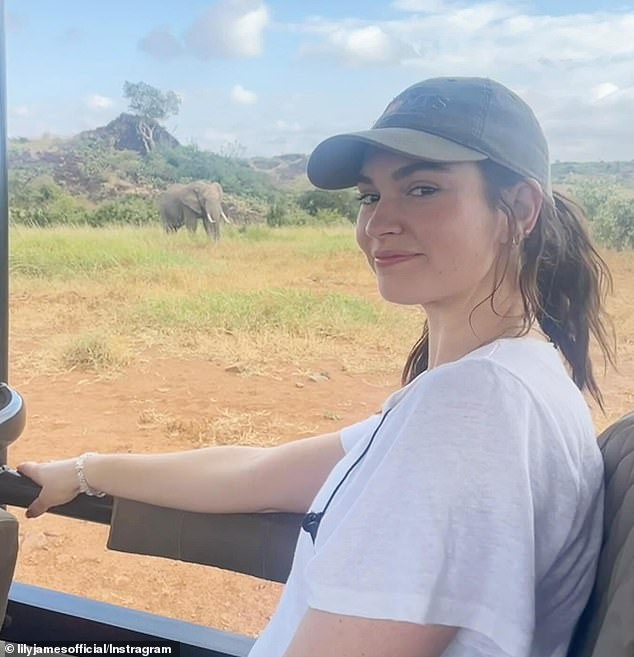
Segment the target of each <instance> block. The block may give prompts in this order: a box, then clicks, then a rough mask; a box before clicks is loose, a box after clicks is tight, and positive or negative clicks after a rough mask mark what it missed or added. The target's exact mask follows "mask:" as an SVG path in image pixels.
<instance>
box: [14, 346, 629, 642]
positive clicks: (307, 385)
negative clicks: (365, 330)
mask: <svg viewBox="0 0 634 657" xmlns="http://www.w3.org/2000/svg"><path fill="white" fill-rule="evenodd" d="M20 347H21V348H24V347H25V345H20ZM623 347H625V349H624V350H622V352H621V359H620V363H619V368H620V374H619V375H617V374H614V373H611V374H610V376H609V377H608V379H607V381H605V382H603V383H602V386H603V389H604V395H605V398H606V402H607V411H608V413H607V415H606V416H605V417H603V416H601V415H600V414H599V413H597V412H595V424H596V426H597V428H598V429H599V430H601V429H603V428H605V426H607V425H608V423H610V422H611V421H613V420H614V419H616V418H617V417H620V416H621V415H622V414H624V413H625V412H627V411H631V410H633V409H634V388H633V386H632V381H634V349H632V344H631V343H630V342H629V340H628V341H627V342H626V343H624V344H623ZM136 363H137V364H135V365H134V366H132V367H130V368H128V369H127V370H125V371H123V372H120V373H118V374H117V375H116V376H114V377H104V376H98V375H96V374H89V373H85V372H84V373H80V372H67V373H63V374H58V375H55V376H54V375H50V374H49V375H46V376H45V375H42V376H35V377H33V378H30V377H29V376H28V375H27V373H26V372H19V371H17V372H13V373H12V377H11V382H12V384H13V385H14V387H16V388H17V389H18V390H19V391H20V392H21V393H22V394H23V395H24V397H25V400H26V403H27V406H28V425H27V429H26V431H25V432H24V434H23V435H22V437H21V438H20V439H19V440H18V441H17V442H16V444H15V445H13V446H12V447H11V448H10V450H9V463H10V464H11V465H16V464H17V463H19V462H21V461H23V460H28V459H33V458H35V459H37V460H48V459H55V458H64V457H68V456H71V455H72V456H74V455H77V454H80V453H81V452H83V451H87V450H93V451H101V452H109V451H125V452H152V451H155V452H167V451H175V450H180V449H193V448H196V447H200V446H202V445H204V444H209V439H210V436H212V435H213V436H215V438H216V439H218V440H221V441H228V442H231V441H236V442H244V441H247V442H249V441H255V442H264V443H266V442H267V441H270V442H271V443H274V442H281V441H287V440H292V439H295V438H298V437H302V436H307V435H313V434H317V433H322V432H327V431H332V430H336V429H337V428H339V427H341V426H345V425H346V424H348V423H351V422H354V421H356V420H359V419H361V418H363V417H365V416H367V415H368V414H370V413H372V412H374V411H375V410H377V409H378V407H379V405H380V403H381V402H382V400H383V399H384V398H385V397H386V396H387V395H388V394H389V393H390V392H391V391H392V390H393V389H395V388H396V386H397V382H398V372H394V373H393V375H385V374H376V375H372V376H370V375H359V374H351V373H349V372H346V371H344V370H343V368H342V367H341V365H340V364H338V363H337V362H330V363H327V362H326V363H324V362H322V363H319V364H317V363H305V364H304V367H302V369H301V370H298V369H293V368H290V367H289V368H287V370H286V371H282V370H280V371H278V372H277V373H276V375H267V376H263V375H253V374H251V375H248V374H245V373H241V372H240V371H236V369H239V368H233V367H229V368H227V367H226V366H221V365H218V364H214V363H212V362H209V361H207V360H204V359H199V360H195V359H190V360H187V359H176V358H166V357H164V356H161V354H160V353H147V354H144V356H143V358H141V359H139V360H138V361H136ZM311 368H312V369H311ZM13 511H14V512H15V514H16V515H17V516H18V518H19V519H20V521H21V529H20V544H21V545H20V555H19V563H18V566H17V572H16V579H17V580H18V581H21V582H25V583H31V584H36V585H39V586H44V587H47V588H52V589H56V590H59V591H65V592H69V593H74V594H79V595H83V596H88V597H91V598H94V599H98V600H102V601H106V602H111V603H115V604H119V605H125V606H127V607H131V608H136V609H140V610H145V611H150V612H154V613H158V614H163V615H168V616H172V617H175V618H180V619H183V620H186V621H189V622H194V623H199V624H202V625H206V626H211V627H215V628H220V629H223V630H228V631H232V632H238V633H243V634H248V635H251V636H256V635H257V634H258V633H259V632H260V631H261V630H262V629H263V627H264V626H265V625H266V623H267V621H268V619H269V618H270V616H271V614H272V612H273V610H274V608H275V605H276V603H277V600H278V598H279V595H280V592H281V586H280V585H277V584H274V583H270V582H264V581H260V580H257V579H255V578H251V577H248V576H244V575H238V574H235V573H231V572H225V571H222V570H218V569H214V568H210V567H204V566H198V565H191V564H185V563H180V562H175V561H170V560H166V559H159V558H155V557H141V556H136V555H129V554H122V553H115V552H111V551H108V550H107V549H106V547H105V545H106V540H107V531H108V530H107V528H106V527H104V526H101V525H97V524H93V523H88V522H82V521H76V520H69V519H65V518H60V517H56V516H53V515H46V516H43V517H41V518H38V519H35V520H26V519H24V511H23V510H22V509H14V510H13Z"/></svg>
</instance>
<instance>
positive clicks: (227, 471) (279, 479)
mask: <svg viewBox="0 0 634 657" xmlns="http://www.w3.org/2000/svg"><path fill="white" fill-rule="evenodd" d="M343 454H344V451H343V448H342V446H341V439H340V436H339V434H338V433H330V434H324V435H321V436H315V437H313V438H304V439H301V440H297V441H294V442H290V443H286V444H282V445H278V446H275V447H266V448H260V447H244V446H221V447H208V448H204V449H198V450H191V451H187V452H174V453H168V454H95V455H93V456H90V457H89V458H87V459H86V461H85V464H84V473H85V476H86V480H87V482H88V484H89V485H90V486H91V487H92V488H95V489H98V490H102V491H104V492H106V493H109V494H110V495H113V496H114V497H124V498H128V499H133V500H138V501H140V502H147V503H150V504H156V505H158V506H167V507H171V508H177V509H183V510H186V511H198V512H203V513H249V512H251V513H253V512H261V511H278V510H279V511H282V510H283V511H291V512H293V511H295V512H299V513H301V512H302V511H304V510H306V509H307V508H308V506H309V504H310V502H311V501H312V499H313V497H314V496H315V494H316V493H317V491H318V490H319V488H320V487H321V485H322V483H323V482H324V480H325V479H326V477H327V476H328V474H329V472H330V470H331V469H332V467H333V466H334V465H335V463H336V462H337V461H338V460H339V459H341V457H342V456H343ZM75 464H76V459H66V460H63V461H54V462H52V463H34V462H27V463H23V464H21V465H19V466H18V469H19V471H20V472H21V473H22V474H24V475H26V476H27V477H30V478H31V479H33V480H34V481H35V482H36V483H38V484H39V485H40V486H42V492H41V493H40V495H39V497H38V498H37V499H36V500H35V501H34V502H33V504H32V505H31V507H29V509H28V510H27V516H28V517H36V516H39V515H41V514H42V513H44V512H45V511H47V510H48V509H49V508H50V507H51V506H58V505H60V504H64V503H65V502H68V501H69V500H71V499H73V498H74V497H75V496H76V495H77V494H78V493H79V482H78V479H77V473H76V471H75Z"/></svg>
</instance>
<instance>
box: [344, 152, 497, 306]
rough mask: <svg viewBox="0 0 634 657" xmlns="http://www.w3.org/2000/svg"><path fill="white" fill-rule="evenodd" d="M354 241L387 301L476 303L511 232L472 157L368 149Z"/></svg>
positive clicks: (485, 290) (486, 288)
mask: <svg viewBox="0 0 634 657" xmlns="http://www.w3.org/2000/svg"><path fill="white" fill-rule="evenodd" d="M358 187H359V198H360V201H361V207H360V209H359V217H358V220H357V241H358V243H359V246H360V247H361V249H362V250H363V251H364V253H365V255H366V257H367V258H368V262H369V263H370V266H371V267H372V269H373V270H374V271H375V273H376V276H377V280H378V285H379V290H380V292H381V294H382V296H383V297H384V298H385V299H387V300H388V301H392V302H394V303H401V304H421V305H423V306H425V307H426V308H427V307H432V306H434V305H446V304H451V303H453V302H458V303H459V304H460V302H467V303H471V302H473V303H472V305H471V306H470V307H473V306H475V305H476V304H477V303H479V302H480V301H481V300H482V299H484V298H485V297H487V296H488V295H489V294H490V293H491V290H492V287H493V284H494V277H493V272H494V265H495V260H496V257H497V254H498V253H499V251H500V247H501V244H502V243H503V242H506V241H507V240H508V237H509V236H508V229H507V219H506V216H505V215H504V213H503V212H502V211H500V210H494V209H492V208H491V207H490V206H489V204H488V203H487V200H486V196H485V184H484V179H483V178H482V174H481V173H480V170H479V169H478V167H477V165H475V164H473V163H468V162H459V163H452V164H435V163H431V162H423V161H420V160H414V159H410V158H407V157H403V156H401V155H396V154H394V153H389V152H387V151H378V150H377V151H371V152H370V154H369V155H368V157H367V158H366V161H365V163H364V165H363V167H362V170H361V175H360V180H359V184H358Z"/></svg>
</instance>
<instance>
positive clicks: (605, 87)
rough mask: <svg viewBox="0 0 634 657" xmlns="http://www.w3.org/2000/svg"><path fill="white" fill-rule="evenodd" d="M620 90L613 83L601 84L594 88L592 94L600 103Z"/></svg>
mask: <svg viewBox="0 0 634 657" xmlns="http://www.w3.org/2000/svg"><path fill="white" fill-rule="evenodd" d="M618 90H619V88H618V87H617V86H616V85H615V84H612V83H611V82H602V83H601V84H597V85H596V86H595V87H592V89H591V90H590V93H591V94H592V98H593V99H594V100H595V101H599V100H603V99H604V98H607V97H608V96H611V95H612V94H614V93H615V92H617V91H618Z"/></svg>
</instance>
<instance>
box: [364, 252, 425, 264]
mask: <svg viewBox="0 0 634 657" xmlns="http://www.w3.org/2000/svg"><path fill="white" fill-rule="evenodd" d="M419 255H420V253H410V252H407V251H377V252H376V253H374V254H373V258H374V262H375V263H376V264H377V265H381V266H387V265H396V264H398V263H400V262H406V261H408V260H413V259H414V258H417V257H418V256H419Z"/></svg>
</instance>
